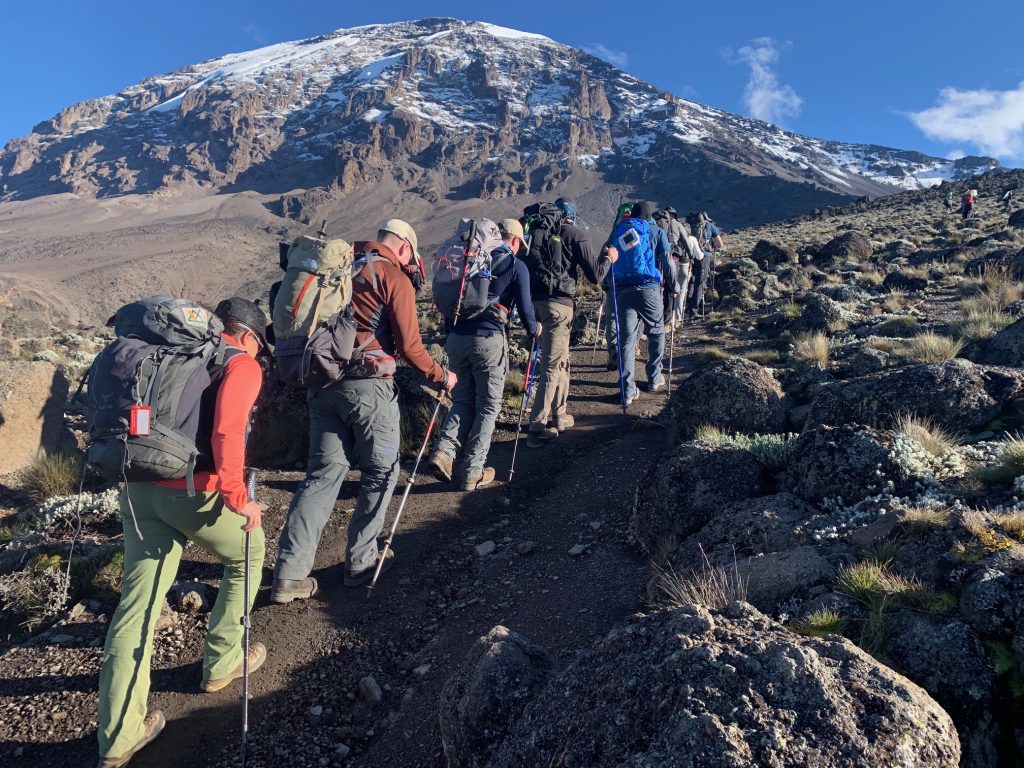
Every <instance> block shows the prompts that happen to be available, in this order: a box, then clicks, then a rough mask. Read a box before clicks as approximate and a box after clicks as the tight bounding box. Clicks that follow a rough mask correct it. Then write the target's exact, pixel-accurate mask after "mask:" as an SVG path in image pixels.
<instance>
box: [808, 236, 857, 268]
mask: <svg viewBox="0 0 1024 768" xmlns="http://www.w3.org/2000/svg"><path fill="white" fill-rule="evenodd" d="M869 258H871V241H870V240H868V238H867V237H866V236H865V235H862V234H861V233H860V232H855V231H853V230H850V231H849V232H843V234H841V235H839V236H837V237H834V238H832V239H831V240H829V241H828V242H827V243H826V244H825V245H824V247H822V249H821V250H819V251H818V253H817V256H816V257H815V259H814V262H815V264H817V265H819V266H826V267H830V266H833V265H835V264H842V263H844V262H847V261H855V262H862V261H867V260H868V259H869Z"/></svg>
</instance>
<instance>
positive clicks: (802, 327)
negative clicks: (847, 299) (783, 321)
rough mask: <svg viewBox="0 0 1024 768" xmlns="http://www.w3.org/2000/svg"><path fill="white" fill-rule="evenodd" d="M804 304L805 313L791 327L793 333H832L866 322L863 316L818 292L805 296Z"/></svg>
mask: <svg viewBox="0 0 1024 768" xmlns="http://www.w3.org/2000/svg"><path fill="white" fill-rule="evenodd" d="M803 303H804V309H803V312H801V313H800V317H798V318H797V319H796V320H794V321H793V323H792V325H791V326H790V330H791V331H792V332H793V333H807V332H810V331H825V332H830V331H834V330H836V329H838V328H842V327H848V326H852V325H857V324H859V323H861V322H863V320H864V318H863V317H862V316H861V315H859V314H857V313H856V312H851V311H850V310H849V309H847V308H846V307H844V306H843V305H842V304H840V303H839V302H837V301H833V300H832V299H830V298H829V297H828V296H825V295H824V294H822V293H820V292H818V291H814V292H811V293H808V294H807V295H805V296H804V297H803Z"/></svg>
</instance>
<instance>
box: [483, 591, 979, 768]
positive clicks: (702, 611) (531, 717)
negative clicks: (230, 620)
mask: <svg viewBox="0 0 1024 768" xmlns="http://www.w3.org/2000/svg"><path fill="white" fill-rule="evenodd" d="M959 759H960V743H959V741H958V739H957V733H956V730H955V728H954V727H953V723H952V722H951V721H950V718H949V716H948V715H947V714H946V713H945V712H944V711H943V710H942V708H941V707H939V705H938V704H936V703H935V701H933V700H932V699H931V698H930V697H929V696H928V694H927V693H925V692H924V691H923V690H922V689H921V688H919V687H918V686H916V685H914V684H913V683H912V682H910V681H909V680H907V679H906V678H904V677H902V676H901V675H898V674H897V673H895V672H893V671H891V670H890V669H888V668H887V667H885V666H883V665H882V664H879V663H878V662H877V661H875V660H874V659H873V658H871V657H870V656H869V655H867V654H866V653H864V652H863V651H861V650H860V649H858V648H857V647H856V646H855V645H853V644H852V643H850V642H848V641H846V640H841V639H832V638H830V639H821V638H803V637H799V636H796V635H794V634H792V633H790V632H788V631H787V630H786V629H785V628H784V627H782V626H781V625H779V624H777V623H776V622H774V621H772V620H771V619H769V618H767V617H766V616H764V615H763V614H761V613H759V612H758V611H757V610H756V609H754V608H753V607H751V606H749V605H746V604H743V603H733V604H732V605H730V606H729V607H727V608H725V609H723V610H721V611H712V610H708V609H706V608H703V607H700V606H695V605H683V606H680V607H678V608H675V609H667V610H662V611H659V612H657V613H653V614H649V615H640V616H638V617H636V618H635V619H633V620H632V621H631V622H629V623H627V624H625V625H623V626H621V627H618V628H616V629H614V630H613V631H612V632H610V633H609V634H608V636H607V637H606V638H605V639H604V640H602V641H601V642H599V643H598V644H597V645H596V646H594V647H593V648H592V649H590V650H588V651H586V652H584V653H582V654H580V655H579V656H578V657H577V659H576V660H575V661H574V662H573V663H572V664H571V665H570V666H569V667H568V668H567V669H565V671H564V672H562V673H560V674H558V675H556V676H555V677H554V678H553V679H552V681H551V683H550V684H549V685H548V687H547V688H546V689H545V690H544V691H542V692H541V693H540V694H539V695H537V696H536V697H534V699H533V701H532V702H531V703H530V704H529V705H528V706H527V707H526V710H525V711H524V712H523V715H522V716H521V717H520V718H519V719H518V721H517V722H516V723H515V725H514V727H513V728H512V730H511V732H510V735H509V736H508V737H507V738H506V739H505V740H504V743H503V744H502V745H501V747H500V748H499V749H498V750H497V751H496V753H495V755H494V757H493V759H492V760H491V762H490V763H489V768H513V767H514V768H541V766H544V767H546V766H552V765H561V766H591V767H592V768H604V767H605V766H608V767H611V766H635V767H636V768H640V767H641V766H659V768H739V767H740V766H744V767H746V766H776V767H777V768H797V767H799V768H805V767H806V766H815V768H877V767H878V766H887V767H888V766H899V767H900V768H954V766H956V765H957V763H958V761H959Z"/></svg>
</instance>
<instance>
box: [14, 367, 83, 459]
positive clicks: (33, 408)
mask: <svg viewBox="0 0 1024 768" xmlns="http://www.w3.org/2000/svg"><path fill="white" fill-rule="evenodd" d="M67 399H68V380H67V378H65V376H64V374H63V373H61V372H60V370H58V369H57V368H55V367H54V366H53V365H51V364H50V363H46V362H28V363H26V362H9V363H6V364H4V365H2V366H0V446H3V449H2V450H0V475H6V474H10V473H12V472H17V471H18V470H20V469H23V468H24V467H26V466H28V465H29V464H31V463H32V461H33V460H34V459H35V458H36V456H37V455H39V453H40V452H43V453H54V452H56V451H57V450H58V448H59V447H60V443H61V435H62V433H63V430H64V405H65V403H66V402H67Z"/></svg>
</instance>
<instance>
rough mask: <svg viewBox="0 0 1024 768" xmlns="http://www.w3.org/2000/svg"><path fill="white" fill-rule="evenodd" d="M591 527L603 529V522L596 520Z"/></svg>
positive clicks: (596, 529)
mask: <svg viewBox="0 0 1024 768" xmlns="http://www.w3.org/2000/svg"><path fill="white" fill-rule="evenodd" d="M590 527H591V528H592V529H593V530H595V531H599V530H601V522H600V521H599V520H595V521H594V522H592V523H591V524H590Z"/></svg>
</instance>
